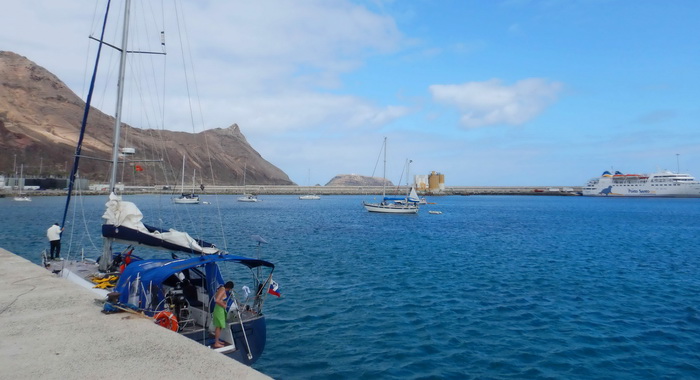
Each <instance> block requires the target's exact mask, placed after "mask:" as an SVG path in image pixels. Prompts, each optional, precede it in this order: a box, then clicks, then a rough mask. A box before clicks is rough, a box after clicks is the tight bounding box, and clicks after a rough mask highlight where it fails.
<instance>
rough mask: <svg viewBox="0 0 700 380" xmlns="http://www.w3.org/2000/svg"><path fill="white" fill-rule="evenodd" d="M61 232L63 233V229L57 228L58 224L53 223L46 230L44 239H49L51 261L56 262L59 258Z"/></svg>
mask: <svg viewBox="0 0 700 380" xmlns="http://www.w3.org/2000/svg"><path fill="white" fill-rule="evenodd" d="M61 232H63V228H61V227H59V225H58V223H54V225H53V226H51V227H49V229H48V230H46V237H48V238H49V243H51V251H50V252H51V253H50V254H51V260H54V259H56V260H57V259H59V258H60V257H61ZM54 253H55V256H54Z"/></svg>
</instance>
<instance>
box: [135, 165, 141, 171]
mask: <svg viewBox="0 0 700 380" xmlns="http://www.w3.org/2000/svg"><path fill="white" fill-rule="evenodd" d="M134 171H135V172H142V171H143V166H141V165H134Z"/></svg>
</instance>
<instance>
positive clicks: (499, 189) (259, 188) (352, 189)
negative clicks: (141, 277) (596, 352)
mask: <svg viewBox="0 0 700 380" xmlns="http://www.w3.org/2000/svg"><path fill="white" fill-rule="evenodd" d="M408 191H409V188H407V187H406V186H398V187H397V186H394V187H391V188H387V189H386V192H387V194H407V193H408ZM581 191H582V189H581V186H446V187H444V188H442V189H435V190H430V189H424V190H422V191H418V194H419V195H431V196H439V195H554V196H563V195H580V194H581ZM124 192H125V193H145V194H149V193H154V194H178V195H179V189H163V186H147V187H146V186H126V187H125V188H124ZM244 192H246V193H252V194H258V195H304V194H317V195H369V194H372V195H376V194H382V187H381V186H273V185H269V186H267V185H250V186H246V187H245V188H244V187H243V186H211V185H210V186H206V187H205V189H204V191H198V192H197V193H198V194H202V195H205V194H243V193H244ZM26 193H27V195H29V196H40V195H64V194H66V192H65V191H63V190H41V191H27V192H26ZM82 193H83V194H90V195H95V194H107V192H106V191H83V192H82ZM9 195H10V194H8V196H9Z"/></svg>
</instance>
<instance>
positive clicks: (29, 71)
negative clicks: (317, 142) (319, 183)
mask: <svg viewBox="0 0 700 380" xmlns="http://www.w3.org/2000/svg"><path fill="white" fill-rule="evenodd" d="M84 108H85V102H83V100H81V99H80V98H79V97H78V96H77V95H76V94H75V93H73V92H72V91H71V90H70V89H69V88H68V87H67V86H66V85H65V84H64V83H63V82H62V81H61V80H59V79H58V78H57V77H56V76H55V75H53V74H52V73H50V72H49V71H47V70H46V69H44V68H43V67H41V66H38V65H37V64H35V63H34V62H32V61H30V60H29V59H27V58H25V57H22V56H20V55H17V54H15V53H12V52H8V51H0V152H1V153H0V173H5V174H12V173H13V170H14V169H13V168H14V167H15V162H16V164H17V167H18V166H19V165H20V163H21V164H23V165H24V173H25V175H27V176H36V175H41V176H57V177H65V176H67V174H68V173H69V172H70V168H71V165H72V163H73V156H74V154H75V145H76V142H77V139H78V135H79V132H80V124H81V120H82V115H83V110H84ZM113 128H114V118H113V117H112V116H109V115H105V114H104V113H102V112H100V111H99V110H97V109H95V108H92V109H91V111H90V117H89V120H88V128H87V132H86V136H85V138H84V142H83V150H82V156H89V157H95V158H100V159H109V158H110V157H111V151H112V147H111V140H112V134H113ZM121 134H122V136H125V139H127V141H128V147H133V148H135V149H136V152H137V154H136V155H134V156H132V157H130V159H131V160H132V161H134V162H132V163H130V164H128V163H127V164H126V165H125V169H124V170H123V174H122V175H123V177H121V178H122V179H123V180H124V181H125V182H130V183H136V184H141V185H149V184H164V183H169V184H178V183H179V182H180V170H181V166H182V156H183V154H186V155H187V168H188V169H187V173H186V175H185V176H186V180H185V183H191V181H192V179H191V176H192V169H196V171H197V177H198V181H197V182H198V183H199V182H203V183H205V184H217V185H241V184H242V183H243V175H244V173H243V172H244V168H245V176H246V184H248V185H293V184H294V183H293V182H292V181H291V180H290V179H289V177H288V176H287V175H286V174H285V173H284V172H283V171H282V170H280V169H279V168H277V167H276V166H274V165H272V164H271V163H270V162H268V161H266V160H265V159H264V158H263V157H262V156H261V155H260V154H259V153H258V152H257V151H255V149H253V147H251V146H250V145H249V144H248V142H247V141H246V138H245V136H243V134H242V133H241V131H240V129H239V127H238V125H236V124H233V125H231V126H230V127H228V128H216V129H209V130H207V131H204V132H200V133H196V134H192V133H185V132H174V131H167V130H151V129H139V128H132V127H130V126H128V125H125V127H123V128H122V130H121ZM138 160H141V161H138ZM148 160H162V162H152V161H151V162H149V161H148ZM137 161H138V162H137ZM137 165H138V168H137ZM138 169H142V170H138ZM108 171H109V164H108V163H106V162H104V161H99V160H92V159H82V160H81V162H80V175H81V177H83V178H88V179H91V180H93V181H105V179H106V178H107V173H108ZM200 176H201V177H200Z"/></svg>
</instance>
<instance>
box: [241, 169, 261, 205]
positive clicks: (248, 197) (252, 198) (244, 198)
mask: <svg viewBox="0 0 700 380" xmlns="http://www.w3.org/2000/svg"><path fill="white" fill-rule="evenodd" d="M247 171H248V165H247V164H245V165H243V195H241V196H240V197H238V201H239V202H259V201H260V200H259V199H258V197H257V195H255V194H249V193H247V192H246V188H245V175H246V172H247Z"/></svg>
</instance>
